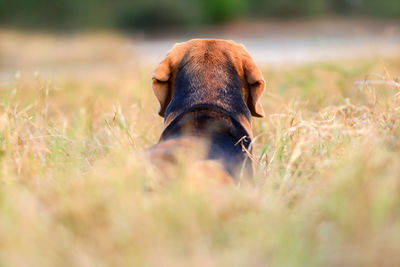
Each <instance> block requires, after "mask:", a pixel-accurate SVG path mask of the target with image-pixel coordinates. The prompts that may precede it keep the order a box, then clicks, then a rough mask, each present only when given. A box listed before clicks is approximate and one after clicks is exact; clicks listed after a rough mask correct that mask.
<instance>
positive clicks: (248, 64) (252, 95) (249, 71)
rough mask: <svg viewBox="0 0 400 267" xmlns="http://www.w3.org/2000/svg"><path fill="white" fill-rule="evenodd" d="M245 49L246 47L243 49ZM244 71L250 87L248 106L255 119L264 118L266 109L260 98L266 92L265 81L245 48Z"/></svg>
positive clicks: (243, 56)
mask: <svg viewBox="0 0 400 267" xmlns="http://www.w3.org/2000/svg"><path fill="white" fill-rule="evenodd" d="M243 48H244V47H243ZM242 60H243V61H242V63H243V71H244V75H245V79H246V82H247V87H248V90H249V92H248V97H247V103H246V104H247V106H248V108H249V110H250V112H251V115H253V116H254V117H264V116H265V113H264V109H263V107H262V105H261V103H260V98H261V95H262V93H263V92H264V87H265V80H264V78H263V76H262V74H261V71H260V69H259V68H258V67H257V66H256V63H255V62H254V60H253V58H252V57H251V56H250V55H249V53H248V52H247V51H246V49H245V48H244V54H243V55H242Z"/></svg>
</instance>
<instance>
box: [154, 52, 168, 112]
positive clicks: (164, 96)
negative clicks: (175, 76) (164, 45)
mask: <svg viewBox="0 0 400 267" xmlns="http://www.w3.org/2000/svg"><path fill="white" fill-rule="evenodd" d="M171 74H172V66H171V58H170V55H169V53H168V55H167V56H166V58H165V59H164V60H163V61H161V62H160V64H159V65H158V66H157V68H156V70H155V71H154V73H153V77H152V87H153V91H154V94H155V95H156V97H157V99H158V101H159V102H160V109H159V111H158V114H159V115H160V116H161V117H164V112H165V109H166V108H167V106H168V104H169V102H170V101H171V98H172V88H171V81H170V78H171Z"/></svg>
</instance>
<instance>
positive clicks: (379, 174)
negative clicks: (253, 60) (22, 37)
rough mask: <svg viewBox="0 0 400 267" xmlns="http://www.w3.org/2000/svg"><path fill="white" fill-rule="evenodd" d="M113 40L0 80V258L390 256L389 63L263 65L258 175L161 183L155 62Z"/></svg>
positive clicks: (304, 262)
mask: <svg viewBox="0 0 400 267" xmlns="http://www.w3.org/2000/svg"><path fill="white" fill-rule="evenodd" d="M6 36H7V35H6ZM91 38H97V37H91ZM91 38H87V40H86V42H91V43H90V44H91V45H92V46H93V49H96V46H95V43H96V42H94V41H93V42H92V41H91ZM88 40H89V41H88ZM107 40H108V39H105V41H107ZM10 42H11V41H10ZM35 42H36V41H35ZM37 42H39V41H37ZM43 42H47V41H43ZM18 43H19V41H18V42H17V44H18ZM111 43H112V48H113V49H114V48H118V47H119V45H120V48H121V49H123V48H122V47H123V42H121V44H120V43H118V41H115V40H114V39H113V41H112V42H111ZM29 44H30V43H29V42H28V46H27V47H29ZM84 44H85V43H83V44H82V46H83V47H87V46H89V45H87V46H85V45H84ZM104 47H105V45H104V44H102V45H101V49H105V48H104ZM25 48H26V47H25ZM15 49H17V48H15ZM21 49H23V48H21ZM113 49H110V51H109V54H107V51H108V50H107V49H106V52H104V51H103V50H101V51H103V52H104V53H101V57H103V58H100V59H96V60H95V61H96V62H97V61H98V60H104V61H106V62H108V63H109V64H110V65H111V66H113V67H112V68H110V69H107V71H105V72H102V70H98V69H95V67H93V68H94V69H92V70H91V69H90V68H89V69H88V70H87V71H88V72H87V73H85V75H83V76H82V75H81V73H80V71H77V72H76V73H75V72H71V73H69V74H68V75H66V74H65V73H64V72H61V73H58V74H54V75H53V76H52V77H51V75H49V76H47V77H46V74H44V75H41V74H39V75H36V77H35V76H34V75H32V72H30V71H24V70H22V71H21V75H17V77H16V78H14V77H10V78H8V80H7V82H6V83H4V84H1V85H0V86H1V87H0V214H1V220H0V266H40V267H43V266H399V265H400V256H399V253H398V251H399V249H400V194H399V192H400V110H399V104H400V99H399V97H398V95H397V94H398V93H399V88H398V87H396V85H395V82H396V81H398V77H399V71H400V65H399V64H398V61H396V60H395V59H392V60H390V59H388V60H385V61H384V62H382V61H374V60H363V61H360V62H330V63H315V64H310V65H307V66H304V67H295V68H286V69H273V68H267V69H264V71H263V73H264V76H265V77H266V79H267V81H268V85H267V91H266V93H265V94H264V96H263V100H262V101H263V106H264V108H265V111H266V114H267V116H266V117H265V118H263V119H254V121H253V129H254V133H255V136H257V138H256V141H255V148H256V149H255V156H256V159H257V160H258V164H257V175H255V177H254V178H253V181H252V182H251V183H245V182H243V183H241V184H240V185H226V186H215V187H210V188H207V187H201V186H199V187H197V186H196V184H193V183H192V179H194V178H193V176H196V174H194V173H193V171H192V170H191V169H188V168H187V166H186V165H185V164H183V165H182V166H178V167H177V171H176V175H175V176H176V178H175V179H173V180H171V181H168V182H166V183H163V184H162V185H159V184H158V182H157V181H158V179H159V178H160V173H159V170H157V169H156V168H155V167H154V166H153V165H152V164H150V163H149V162H148V161H147V160H146V158H144V157H143V154H142V153H141V151H143V150H144V149H145V148H147V147H149V146H151V145H152V144H155V143H156V142H157V139H158V137H159V135H160V133H161V130H162V119H161V118H159V117H158V115H157V101H156V99H155V97H154V96H153V95H152V92H151V88H150V76H151V69H147V68H144V67H140V68H139V67H138V66H131V65H129V63H127V62H125V61H124V60H121V58H123V57H121V56H120V55H117V56H115V57H114V56H113V55H114V54H113V53H115V52H113V51H112V50H113ZM78 51H79V50H78ZM17 52H18V51H16V54H17ZM21 53H26V51H22V52H21ZM121 53H122V52H121ZM81 54H82V55H83V59H81V61H80V62H87V61H85V58H84V55H85V53H84V52H82V53H81ZM93 54H95V53H93ZM57 56H58V57H62V55H57ZM49 58H50V59H51V56H49ZM16 60H17V59H16ZM90 60H92V59H90ZM77 61H79V60H78V59H77ZM88 61H89V59H88ZM37 64H38V65H40V64H39V63H37ZM32 65H33V66H34V65H35V64H34V63H32ZM2 67H3V69H4V68H5V66H2ZM39 68H40V67H39ZM389 72H390V74H389ZM99 73H100V74H101V75H99ZM370 73H379V74H381V75H383V77H384V79H386V81H387V83H385V84H382V85H368V84H364V85H361V89H360V88H359V87H360V86H359V85H355V84H354V82H356V81H364V80H365V78H366V77H367V78H368V80H382V79H381V78H378V77H375V76H371V75H368V74H370ZM396 77H397V78H396ZM396 79H397V80H396ZM283 88H284V89H283ZM199 175H200V179H201V175H204V174H199ZM199 175H197V176H199ZM210 175H212V174H207V176H210ZM204 178H206V177H204ZM207 178H209V177H207ZM196 179H199V177H196Z"/></svg>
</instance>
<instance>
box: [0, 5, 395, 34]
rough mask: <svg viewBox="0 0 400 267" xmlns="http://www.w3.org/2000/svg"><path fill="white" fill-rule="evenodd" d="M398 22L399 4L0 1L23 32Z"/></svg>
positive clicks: (7, 21) (3, 15) (4, 19)
mask: <svg viewBox="0 0 400 267" xmlns="http://www.w3.org/2000/svg"><path fill="white" fill-rule="evenodd" d="M327 16H328V17H331V16H335V17H337V16H340V17H349V16H358V17H360V16H363V17H369V18H384V19H389V18H399V17H400V1H398V0H301V1H298V0H280V1H276V0H135V1H128V0H114V1H107V0H85V1H82V0H58V1H53V0H14V1H7V0H2V1H1V2H0V22H1V24H2V25H4V26H12V27H19V28H23V29H45V30H82V29H85V30H87V29H102V28H109V29H119V30H125V31H138V30H139V31H147V30H164V29H165V28H170V29H171V28H176V29H190V28H196V27H203V26H209V25H216V24H224V23H228V22H232V21H237V20H265V19H278V20H286V19H288V18H321V17H327Z"/></svg>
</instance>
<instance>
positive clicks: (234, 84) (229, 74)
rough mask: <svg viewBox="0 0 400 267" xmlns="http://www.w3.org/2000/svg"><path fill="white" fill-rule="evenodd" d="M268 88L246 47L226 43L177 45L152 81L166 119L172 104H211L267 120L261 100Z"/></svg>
mask: <svg viewBox="0 0 400 267" xmlns="http://www.w3.org/2000/svg"><path fill="white" fill-rule="evenodd" d="M264 86H265V81H264V79H263V77H262V74H261V72H260V70H259V69H258V68H257V66H256V65H255V63H254V60H253V59H252V58H251V56H250V55H249V53H248V52H247V51H246V49H245V47H244V46H243V45H239V44H236V43H235V42H233V41H225V40H212V39H195V40H190V41H188V42H184V43H178V44H176V45H175V46H174V47H173V48H172V49H171V50H170V51H169V52H168V54H167V56H166V57H165V59H164V60H163V61H161V63H160V64H159V65H158V67H157V68H156V70H155V71H154V74H153V77H152V87H153V90H154V93H155V95H156V97H157V99H158V101H159V102H160V109H159V114H160V116H162V117H164V116H166V115H168V113H169V112H170V111H171V110H170V109H171V108H168V110H167V107H168V105H170V104H171V106H172V103H171V102H175V106H177V105H178V106H179V105H193V104H204V103H208V104H215V105H218V106H220V107H222V108H225V109H227V110H238V109H246V114H251V115H253V116H255V117H263V116H264V110H263V108H262V105H261V103H260V97H261V95H262V93H263V91H264ZM174 100H175V101H174ZM232 106H235V107H232ZM166 111H167V112H166ZM249 111H250V112H249ZM166 113H167V114H166Z"/></svg>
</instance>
